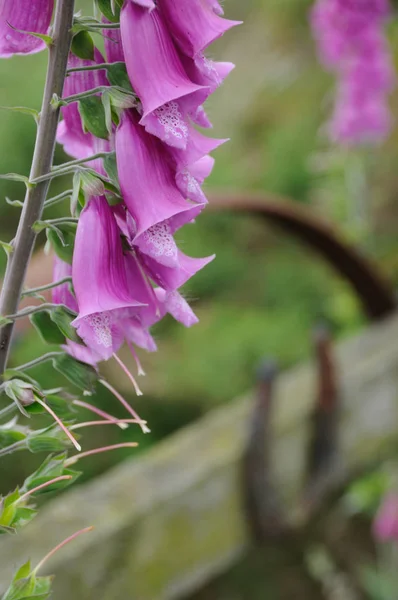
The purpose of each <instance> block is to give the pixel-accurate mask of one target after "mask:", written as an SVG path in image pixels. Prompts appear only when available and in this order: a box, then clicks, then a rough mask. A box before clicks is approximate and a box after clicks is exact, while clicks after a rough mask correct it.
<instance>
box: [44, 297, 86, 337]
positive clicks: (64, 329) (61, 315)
mask: <svg viewBox="0 0 398 600" xmlns="http://www.w3.org/2000/svg"><path fill="white" fill-rule="evenodd" d="M76 317H77V315H76V313H74V312H73V311H71V310H70V309H68V308H66V307H65V306H61V305H60V306H57V307H56V308H52V309H51V311H50V318H51V320H52V321H53V322H54V323H55V324H56V325H57V327H58V329H59V330H60V331H61V333H63V334H64V336H65V337H67V338H68V339H69V340H72V342H77V343H78V344H81V343H82V340H81V338H80V337H79V336H78V334H77V331H76V329H75V327H73V325H71V323H72V321H74V320H75V319H76Z"/></svg>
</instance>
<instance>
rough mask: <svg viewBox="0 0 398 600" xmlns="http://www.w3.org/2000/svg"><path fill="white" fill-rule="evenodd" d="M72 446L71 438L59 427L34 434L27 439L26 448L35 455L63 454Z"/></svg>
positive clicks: (53, 426) (51, 427) (52, 427)
mask: <svg viewBox="0 0 398 600" xmlns="http://www.w3.org/2000/svg"><path fill="white" fill-rule="evenodd" d="M69 445H70V440H69V438H68V437H67V436H66V435H65V433H64V432H63V431H62V429H59V427H58V426H55V425H51V426H50V427H47V428H46V429H41V430H39V431H34V432H32V433H31V434H30V435H29V436H28V437H27V439H26V446H27V448H28V450H30V452H32V453H33V454H35V453H37V452H61V451H62V450H64V449H65V447H67V446H69Z"/></svg>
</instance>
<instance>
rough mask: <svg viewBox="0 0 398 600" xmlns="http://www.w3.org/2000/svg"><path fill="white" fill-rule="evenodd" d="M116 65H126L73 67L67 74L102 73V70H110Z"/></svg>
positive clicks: (117, 62) (120, 63)
mask: <svg viewBox="0 0 398 600" xmlns="http://www.w3.org/2000/svg"><path fill="white" fill-rule="evenodd" d="M115 65H124V63H123V62H119V61H116V62H114V63H101V64H100V65H87V66H86V67H72V68H71V69H68V70H67V72H66V73H67V75H69V73H80V72H81V71H102V69H110V68H112V67H114V66H115Z"/></svg>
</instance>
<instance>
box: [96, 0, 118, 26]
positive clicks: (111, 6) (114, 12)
mask: <svg viewBox="0 0 398 600" xmlns="http://www.w3.org/2000/svg"><path fill="white" fill-rule="evenodd" d="M96 2H97V5H98V8H99V9H100V11H101V12H102V14H103V15H104V17H105V18H106V19H108V21H110V22H111V23H119V21H120V9H121V7H122V6H123V0H96Z"/></svg>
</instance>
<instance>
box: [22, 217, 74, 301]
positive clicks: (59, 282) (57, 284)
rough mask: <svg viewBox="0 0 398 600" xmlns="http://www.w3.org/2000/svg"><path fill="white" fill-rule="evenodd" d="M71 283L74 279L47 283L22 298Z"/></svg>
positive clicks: (67, 278)
mask: <svg viewBox="0 0 398 600" xmlns="http://www.w3.org/2000/svg"><path fill="white" fill-rule="evenodd" d="M54 220H55V219H54ZM71 281H72V277H64V278H63V279H59V280H58V281H53V282H52V283H47V284H46V285H41V286H39V287H36V288H30V289H28V290H25V292H23V293H22V296H21V298H24V297H25V296H33V295H34V294H40V292H45V291H46V290H52V289H53V288H56V287H58V286H59V285H63V284H64V283H71Z"/></svg>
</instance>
